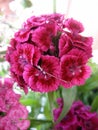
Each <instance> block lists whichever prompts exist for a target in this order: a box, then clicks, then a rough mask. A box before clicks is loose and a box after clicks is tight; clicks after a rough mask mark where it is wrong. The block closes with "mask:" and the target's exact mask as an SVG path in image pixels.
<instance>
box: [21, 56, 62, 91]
mask: <svg viewBox="0 0 98 130" xmlns="http://www.w3.org/2000/svg"><path fill="white" fill-rule="evenodd" d="M40 62H41V63H39V65H38V66H31V65H27V66H25V70H24V73H23V78H24V80H25V82H26V83H28V84H29V86H30V88H31V89H32V90H34V91H39V92H48V91H54V90H56V89H57V88H58V86H59V81H58V78H59V77H58V76H59V68H60V67H59V60H58V59H57V58H56V57H54V56H43V57H42V58H41V61H40Z"/></svg>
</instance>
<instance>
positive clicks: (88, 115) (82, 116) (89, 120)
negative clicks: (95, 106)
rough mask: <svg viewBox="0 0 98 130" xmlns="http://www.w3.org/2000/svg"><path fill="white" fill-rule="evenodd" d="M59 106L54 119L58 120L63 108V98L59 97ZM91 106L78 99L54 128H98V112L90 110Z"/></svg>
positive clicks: (91, 129) (89, 129)
mask: <svg viewBox="0 0 98 130" xmlns="http://www.w3.org/2000/svg"><path fill="white" fill-rule="evenodd" d="M57 102H58V105H59V107H58V108H56V109H54V111H53V114H54V121H56V120H57V119H58V117H59V115H60V113H61V111H62V108H63V99H61V98H59V99H57ZM90 109H91V108H90V107H89V106H85V105H84V104H83V103H82V102H81V101H76V102H74V103H73V104H72V107H71V109H70V111H69V112H68V114H67V115H65V117H64V118H63V119H62V120H61V122H59V123H58V124H56V125H55V127H54V130H72V129H73V130H78V129H83V130H97V128H98V114H97V113H95V112H90Z"/></svg>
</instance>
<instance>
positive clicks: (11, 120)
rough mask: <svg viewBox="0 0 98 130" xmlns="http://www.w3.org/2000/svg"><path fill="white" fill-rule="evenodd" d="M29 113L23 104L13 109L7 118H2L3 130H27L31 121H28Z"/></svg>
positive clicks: (0, 119) (0, 124)
mask: <svg viewBox="0 0 98 130" xmlns="http://www.w3.org/2000/svg"><path fill="white" fill-rule="evenodd" d="M27 116H28V111H27V110H26V108H25V107H24V106H22V105H21V104H17V105H16V106H14V107H12V108H11V109H10V111H9V112H8V113H7V115H6V116H4V117H2V118H0V129H1V130H19V129H20V130H27V129H28V127H29V126H30V121H29V120H27Z"/></svg>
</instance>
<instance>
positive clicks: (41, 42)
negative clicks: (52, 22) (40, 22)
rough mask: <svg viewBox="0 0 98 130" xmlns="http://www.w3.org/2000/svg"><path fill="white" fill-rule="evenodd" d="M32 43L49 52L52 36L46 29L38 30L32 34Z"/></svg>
mask: <svg viewBox="0 0 98 130" xmlns="http://www.w3.org/2000/svg"><path fill="white" fill-rule="evenodd" d="M32 41H33V42H34V43H35V44H36V45H37V46H38V47H39V48H40V49H41V50H42V51H47V50H48V49H49V47H50V44H51V39H50V34H49V32H48V31H47V30H46V28H42V27H40V28H38V29H36V30H35V31H34V32H33V33H32Z"/></svg>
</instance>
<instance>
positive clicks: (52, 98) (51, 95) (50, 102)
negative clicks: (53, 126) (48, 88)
mask: <svg viewBox="0 0 98 130" xmlns="http://www.w3.org/2000/svg"><path fill="white" fill-rule="evenodd" d="M48 100H49V104H50V110H51V117H52V122H54V119H53V108H54V92H49V93H48Z"/></svg>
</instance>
